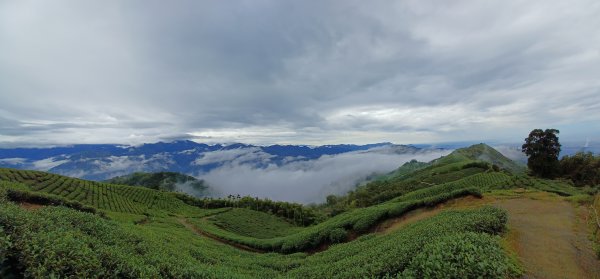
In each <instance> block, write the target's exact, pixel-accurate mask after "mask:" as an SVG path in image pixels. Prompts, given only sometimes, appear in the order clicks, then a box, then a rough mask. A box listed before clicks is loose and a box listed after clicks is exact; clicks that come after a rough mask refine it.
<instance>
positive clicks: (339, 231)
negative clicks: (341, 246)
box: [329, 228, 348, 243]
mask: <svg viewBox="0 0 600 279" xmlns="http://www.w3.org/2000/svg"><path fill="white" fill-rule="evenodd" d="M347 237H348V232H346V230H344V229H343V228H336V229H333V230H331V231H330V232H329V241H331V243H340V242H344V241H345V240H346V238H347Z"/></svg>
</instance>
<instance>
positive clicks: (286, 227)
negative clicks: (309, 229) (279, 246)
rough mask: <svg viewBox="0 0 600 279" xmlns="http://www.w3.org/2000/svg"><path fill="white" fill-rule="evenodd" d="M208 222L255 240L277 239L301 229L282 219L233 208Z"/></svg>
mask: <svg viewBox="0 0 600 279" xmlns="http://www.w3.org/2000/svg"><path fill="white" fill-rule="evenodd" d="M209 220H210V221H212V222H213V223H214V224H215V225H216V226H218V227H219V228H222V229H224V230H226V231H229V232H233V233H236V234H239V235H242V236H249V237H256V238H273V237H279V236H284V235H289V234H293V233H295V232H298V231H300V230H301V229H302V228H301V227H297V226H294V225H292V224H290V223H289V222H287V221H286V220H284V219H282V218H279V217H276V216H273V215H271V214H267V213H264V212H259V211H255V210H250V209H246V208H233V209H231V210H228V211H227V212H224V213H221V214H217V215H215V216H214V217H211V218H210V219H209Z"/></svg>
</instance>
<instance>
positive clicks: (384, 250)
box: [288, 207, 506, 278]
mask: <svg viewBox="0 0 600 279" xmlns="http://www.w3.org/2000/svg"><path fill="white" fill-rule="evenodd" d="M505 222H506V212H504V211H502V210H499V209H496V208H492V207H484V208H480V209H477V210H466V211H446V212H442V213H440V214H438V215H436V216H434V217H431V218H429V219H425V220H421V221H419V222H416V223H413V224H410V225H408V226H406V227H405V228H403V229H402V230H398V231H396V232H395V233H392V234H388V235H381V236H373V235H368V236H364V237H361V238H358V239H356V240H355V241H353V242H349V243H344V244H338V245H334V246H332V247H330V248H329V249H328V250H326V251H324V252H322V253H317V254H314V255H312V256H310V257H308V258H306V262H305V264H303V265H301V266H300V267H299V268H297V269H294V270H292V271H291V272H290V273H289V274H288V275H289V277H292V278H377V277H382V276H385V275H386V274H388V275H392V276H395V275H396V274H401V273H402V271H404V269H406V268H407V267H408V266H409V265H410V262H411V261H412V259H413V257H414V256H415V255H417V254H419V252H420V251H422V249H423V247H424V246H425V245H426V244H427V243H431V242H435V241H436V240H437V239H439V238H441V237H445V236H447V235H448V234H458V233H465V232H475V233H482V232H485V233H491V234H498V233H500V232H502V231H503V230H504V227H505Z"/></svg>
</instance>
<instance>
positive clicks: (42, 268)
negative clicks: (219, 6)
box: [0, 145, 600, 278]
mask: <svg viewBox="0 0 600 279" xmlns="http://www.w3.org/2000/svg"><path fill="white" fill-rule="evenodd" d="M414 166H415V164H414V163H407V164H406V165H405V167H404V168H403V167H401V168H399V169H398V170H397V171H396V172H393V173H390V174H389V175H387V176H385V177H380V178H378V179H377V180H374V181H373V182H371V183H368V184H366V185H364V186H361V187H359V188H357V189H356V190H355V191H352V192H351V193H349V194H348V195H346V196H339V197H336V198H335V201H334V200H333V199H332V200H331V201H332V202H331V203H329V204H326V205H322V206H321V207H315V208H305V207H303V206H301V205H294V204H288V203H275V202H273V201H269V200H258V199H254V198H245V197H244V198H241V199H238V198H235V199H223V200H214V199H207V198H193V197H189V196H185V195H182V194H179V193H175V192H167V191H157V190H154V189H149V188H146V187H143V186H128V185H116V184H108V183H101V182H91V181H86V180H80V179H73V178H68V177H64V176H59V175H55V174H49V173H45V172H39V171H23V170H15V169H0V179H1V182H0V186H1V188H0V189H1V190H2V196H3V199H4V200H5V201H3V202H2V205H1V206H0V207H1V208H0V221H1V223H0V224H2V230H1V231H0V239H3V241H4V242H1V243H3V244H2V245H3V246H2V247H3V250H2V251H3V253H2V255H3V257H4V260H3V263H2V274H3V276H8V275H9V274H22V275H25V276H26V277H33V278H37V277H40V276H41V275H42V274H55V275H57V276H58V275H61V276H67V275H68V276H74V275H77V276H84V277H97V276H99V275H100V277H103V278H106V277H121V278H122V277H136V278H137V277H176V278H224V277H231V278H265V277H270V278H323V277H327V278H356V277H363V276H367V277H373V276H374V277H386V278H388V277H401V278H405V277H406V278H412V277H417V278H423V277H430V276H432V277H436V275H435V274H437V276H442V275H447V274H446V273H447V272H448V270H455V271H456V272H460V273H457V276H458V274H471V275H473V274H485V276H486V277H487V278H515V277H520V276H526V277H527V278H558V277H555V276H557V275H568V276H567V277H572V278H577V277H581V278H594V277H593V276H595V274H596V273H595V272H596V271H597V270H598V267H599V266H600V265H599V262H598V259H597V258H596V256H595V254H594V253H595V252H594V250H593V248H592V247H593V244H592V242H591V241H590V240H589V238H588V237H586V236H591V232H592V231H590V230H593V227H592V226H591V225H592V224H590V223H589V222H588V221H589V220H591V219H589V215H588V214H587V213H585V214H584V213H583V211H581V210H582V208H583V206H590V205H591V203H590V200H591V198H590V197H591V196H589V195H588V194H586V192H585V189H581V188H576V187H573V186H571V185H569V184H568V183H563V182H560V181H556V180H544V179H539V178H532V177H529V176H526V175H524V174H523V171H522V169H521V168H522V167H519V166H518V165H514V164H513V163H512V162H511V161H510V160H508V159H506V158H504V157H503V156H502V155H501V154H499V153H497V152H495V151H494V150H493V149H491V148H490V147H488V146H486V145H474V146H471V147H469V148H464V149H458V150H456V151H454V152H453V153H451V154H449V155H448V156H445V157H442V158H440V159H437V160H434V161H432V162H430V163H427V164H422V165H419V166H418V167H414ZM366 189H368V191H366ZM342 205H344V206H342ZM334 209H335V210H334ZM576 212H577V214H576ZM65 216H70V217H68V218H65ZM309 217H310V218H312V219H310V220H313V221H310V222H307V221H306V220H308V219H306V218H309ZM557 218H558V219H557ZM585 218H588V219H585ZM586 220H588V221H586ZM558 228H560V229H561V230H562V231H557V229H558ZM549 242H551V243H553V245H548V243H549ZM441 247H445V248H441ZM483 247H486V248H485V249H483ZM39 248H41V249H42V250H39ZM440 249H442V250H440ZM447 249H450V250H447ZM452 249H457V250H452ZM473 249H474V250H473ZM481 249H483V250H481ZM447 251H455V252H453V253H454V254H455V255H454V256H453V257H455V258H454V260H452V261H448V258H446V257H448V255H446V254H445V253H446V252H447ZM64 253H70V255H71V256H68V257H67V258H65V256H64ZM73 253H74V254H73ZM473 256H476V257H477V259H478V261H477V262H470V261H469V260H468V259H469V257H473ZM423 257H425V258H423ZM436 257H439V258H436ZM557 257H560V258H563V259H564V261H561V265H556V264H552V263H553V259H556V258H557ZM77 259H85V260H84V261H78V260H77ZM436 259H437V260H436ZM442 259H444V260H442ZM423 260H425V262H423ZM423 264H424V265H423ZM115 266H118V267H119V268H118V269H115V268H114V267H115ZM540 266H541V267H540ZM541 270H543V272H542V271H541ZM465 272H466V273H465ZM426 274H429V275H426ZM469 276H470V275H469Z"/></svg>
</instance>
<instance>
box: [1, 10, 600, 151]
mask: <svg viewBox="0 0 600 279" xmlns="http://www.w3.org/2000/svg"><path fill="white" fill-rule="evenodd" d="M598 14H600V3H599V2H598V1H595V0H574V1H569V2H568V3H567V2H564V1H546V0H533V1H520V0H510V1H484V2H482V1H463V0H459V1H452V2H444V3H439V2H438V1H395V2H389V1H370V2H369V3H368V4H367V3H365V2H362V1H301V2H282V1H274V0H265V1H181V2H178V3H177V4H173V3H165V2H162V1H126V2H123V1H100V2H88V1H69V0H59V1H52V2H51V3H49V2H48V3H45V2H41V1H27V0H25V1H2V2H1V3H0V42H2V43H0V92H1V93H0V144H1V145H4V146H8V145H12V146H14V145H27V144H34V145H35V144H37V145H43V144H65V143H101V142H113V143H129V144H137V143H141V142H154V141H157V140H160V139H174V138H192V139H196V140H200V141H214V142H224V141H243V142H249V143H258V144H263V143H303V144H325V143H340V142H344V143H367V142H380V141H393V142H397V143H410V142H412V143H416V142H436V141H453V140H488V139H498V140H504V141H506V140H508V141H521V139H522V138H523V137H524V136H526V135H527V133H528V132H529V131H530V130H531V129H533V128H538V127H540V128H544V127H556V128H559V129H561V132H562V136H563V137H570V138H573V139H581V138H590V139H591V140H592V141H599V140H600V135H599V134H598V131H600V124H598V123H600V113H598V112H599V111H600V105H599V104H600V80H599V79H598V78H597V75H598V73H600V31H599V30H598V28H597V27H598V26H600V17H598V16H597V15H598Z"/></svg>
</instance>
